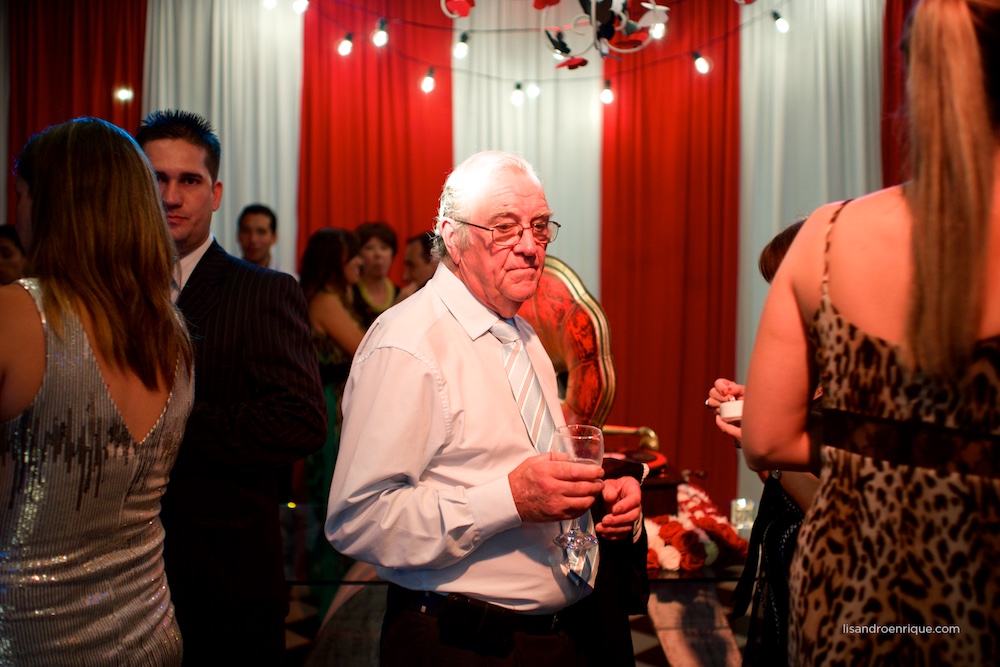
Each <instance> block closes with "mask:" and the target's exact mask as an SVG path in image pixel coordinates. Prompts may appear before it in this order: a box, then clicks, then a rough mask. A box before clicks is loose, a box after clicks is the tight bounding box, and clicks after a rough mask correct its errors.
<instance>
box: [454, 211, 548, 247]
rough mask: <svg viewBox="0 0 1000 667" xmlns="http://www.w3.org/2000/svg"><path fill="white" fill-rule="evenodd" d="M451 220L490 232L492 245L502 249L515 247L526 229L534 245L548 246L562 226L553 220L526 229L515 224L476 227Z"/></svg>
mask: <svg viewBox="0 0 1000 667" xmlns="http://www.w3.org/2000/svg"><path fill="white" fill-rule="evenodd" d="M452 220H454V221H455V222H459V223H461V224H463V225H469V226H470V227H476V228H478V229H484V230H486V231H488V232H490V234H492V235H493V243H495V244H497V245H498V246H502V247H509V246H515V245H517V244H518V241H520V240H521V235H522V234H524V232H525V230H526V229H530V230H531V235H532V236H533V237H534V239H535V243H538V244H540V245H548V244H549V243H552V242H553V241H555V240H556V237H557V236H559V228H560V227H561V226H562V225H560V224H559V223H558V222H556V221H555V220H547V221H544V222H543V221H539V222H533V223H531V224H530V225H528V226H527V227H524V226H523V225H519V224H517V223H516V222H501V223H500V224H499V225H493V226H492V227H483V226H482V225H476V224H473V223H471V222H468V221H466V220H459V219H458V218H452Z"/></svg>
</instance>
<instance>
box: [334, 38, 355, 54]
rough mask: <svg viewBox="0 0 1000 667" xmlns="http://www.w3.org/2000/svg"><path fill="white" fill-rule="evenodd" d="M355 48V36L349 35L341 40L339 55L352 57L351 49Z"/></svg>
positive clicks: (338, 47)
mask: <svg viewBox="0 0 1000 667" xmlns="http://www.w3.org/2000/svg"><path fill="white" fill-rule="evenodd" d="M353 47H354V34H353V33H350V32H349V33H347V36H346V37H344V39H342V40H340V44H338V45H337V53H339V54H340V55H342V56H349V55H351V49H352V48H353Z"/></svg>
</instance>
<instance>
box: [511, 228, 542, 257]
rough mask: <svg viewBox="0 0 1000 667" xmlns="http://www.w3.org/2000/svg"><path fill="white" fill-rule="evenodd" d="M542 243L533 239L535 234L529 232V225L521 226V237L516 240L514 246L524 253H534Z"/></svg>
mask: <svg viewBox="0 0 1000 667" xmlns="http://www.w3.org/2000/svg"><path fill="white" fill-rule="evenodd" d="M541 247H542V245H541V244H540V243H539V242H538V241H536V240H535V235H534V234H532V233H531V227H522V228H521V238H519V239H518V240H517V243H516V244H515V245H514V248H515V249H516V250H517V251H518V252H521V253H524V254H525V255H534V254H536V253H537V252H538V249H539V248H541Z"/></svg>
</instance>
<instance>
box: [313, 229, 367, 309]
mask: <svg viewBox="0 0 1000 667" xmlns="http://www.w3.org/2000/svg"><path fill="white" fill-rule="evenodd" d="M360 248H361V246H360V245H359V244H358V239H357V237H356V236H355V235H354V233H353V232H349V231H347V230H346V229H337V228H333V227H328V228H326V229H320V230H319V231H317V232H316V233H314V234H313V235H312V236H310V237H309V241H308V242H307V243H306V249H305V252H303V253H302V266H301V269H300V270H299V285H301V286H302V291H303V292H304V293H305V295H306V300H307V301H308V300H310V299H312V298H313V297H314V296H316V294H317V293H318V292H319V291H320V290H322V289H325V288H327V287H332V288H333V290H334V291H335V292H337V294H338V295H339V296H340V298H341V300H345V299H346V295H347V290H348V288H349V287H350V285H348V284H347V278H346V277H345V276H344V264H345V263H346V262H347V261H348V260H350V259H351V258H352V257H354V256H355V255H357V254H358V252H359V250H360ZM345 303H346V301H345Z"/></svg>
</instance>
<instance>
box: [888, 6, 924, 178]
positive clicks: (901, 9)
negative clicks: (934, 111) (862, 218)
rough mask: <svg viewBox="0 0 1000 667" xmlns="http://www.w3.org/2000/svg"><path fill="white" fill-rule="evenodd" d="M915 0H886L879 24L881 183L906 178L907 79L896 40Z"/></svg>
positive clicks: (901, 33) (900, 35)
mask: <svg viewBox="0 0 1000 667" xmlns="http://www.w3.org/2000/svg"><path fill="white" fill-rule="evenodd" d="M915 4H916V0H886V3H885V23H884V24H883V28H882V185H883V187H890V186H892V185H898V184H900V183H902V182H903V181H905V180H906V179H907V178H909V176H908V175H907V172H906V169H907V167H906V151H907V142H908V139H907V137H906V116H905V103H906V80H905V75H904V72H903V54H902V53H901V52H900V50H899V40H900V38H901V37H902V35H903V21H904V20H905V19H906V16H907V15H908V14H909V13H910V9H912V7H913V5H915Z"/></svg>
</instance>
